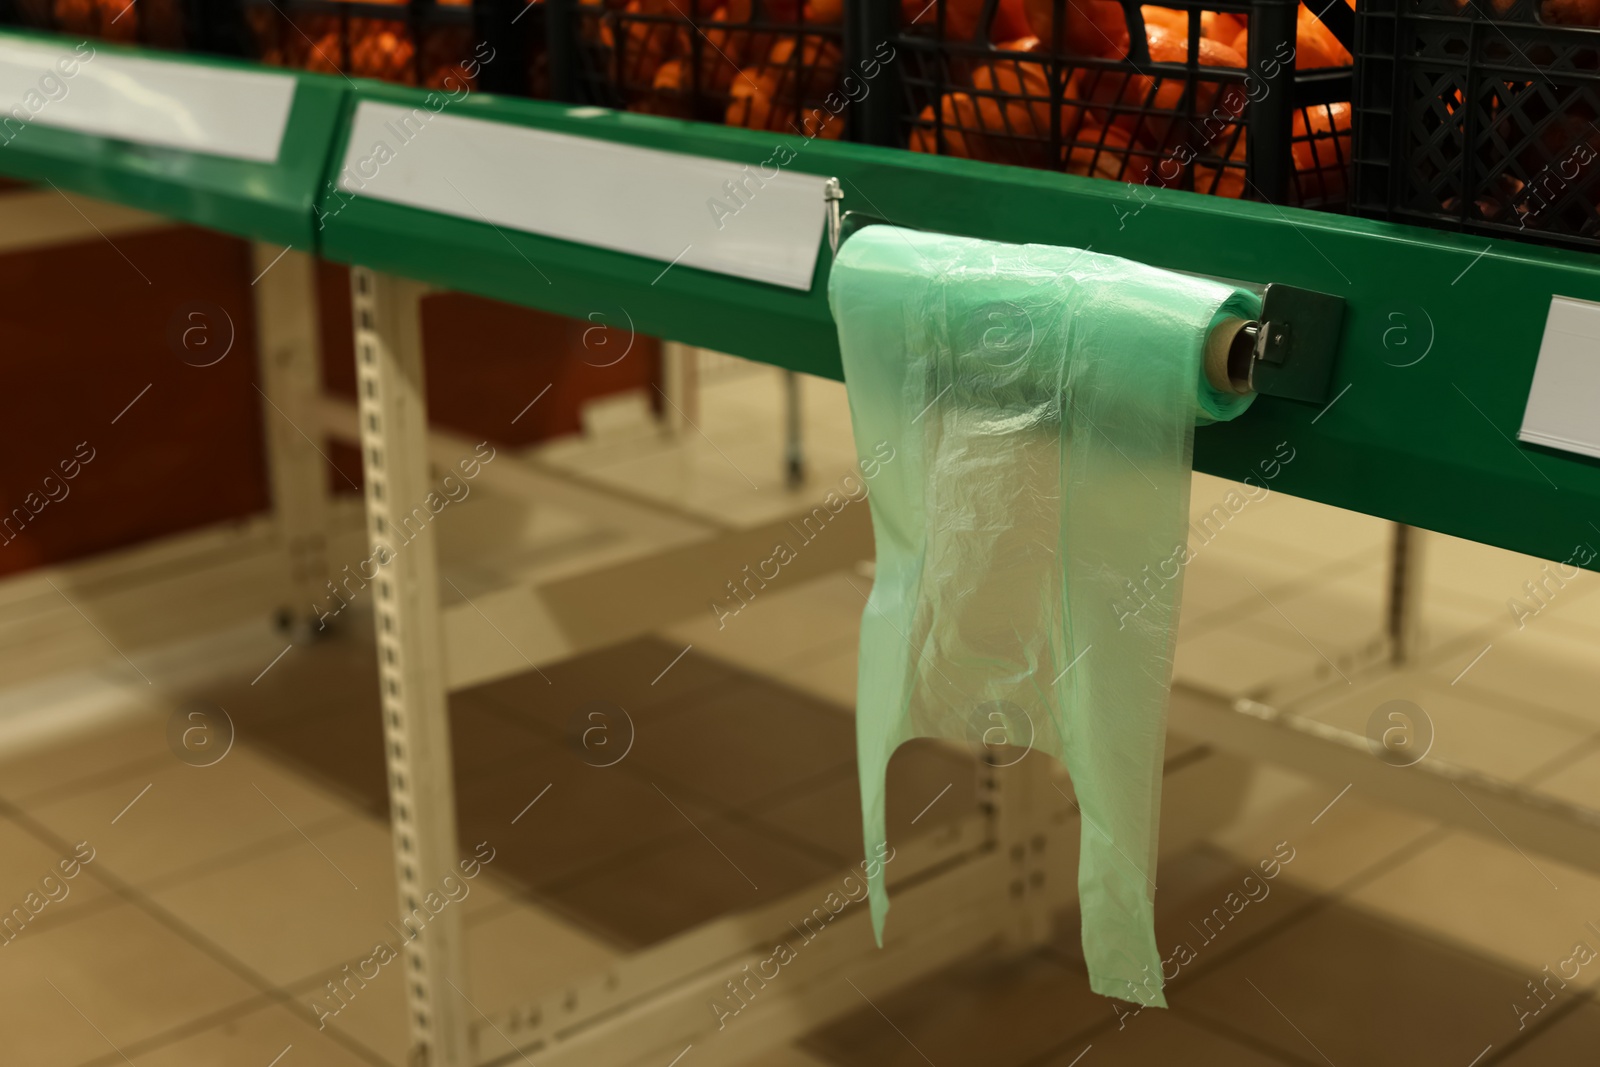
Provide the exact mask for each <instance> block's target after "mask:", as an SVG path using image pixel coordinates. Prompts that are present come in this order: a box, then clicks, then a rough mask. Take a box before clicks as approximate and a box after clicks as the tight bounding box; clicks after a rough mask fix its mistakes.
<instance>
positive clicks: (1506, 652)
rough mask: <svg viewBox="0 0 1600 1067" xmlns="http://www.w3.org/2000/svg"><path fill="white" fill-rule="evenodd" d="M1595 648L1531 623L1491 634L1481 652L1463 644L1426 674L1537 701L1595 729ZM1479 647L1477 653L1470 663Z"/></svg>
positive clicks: (1598, 673) (1599, 659) (1598, 662)
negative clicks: (1486, 648) (1487, 643)
mask: <svg viewBox="0 0 1600 1067" xmlns="http://www.w3.org/2000/svg"><path fill="white" fill-rule="evenodd" d="M1597 647H1600V646H1597V644H1596V642H1594V641H1592V640H1582V639H1576V638H1574V637H1572V636H1569V635H1568V634H1567V633H1564V632H1562V631H1561V630H1559V629H1557V628H1555V627H1549V626H1539V625H1538V624H1537V622H1534V623H1531V624H1529V626H1528V627H1527V628H1526V629H1524V630H1521V631H1512V632H1510V633H1508V634H1506V635H1505V636H1503V637H1499V638H1497V639H1495V640H1494V642H1493V643H1492V646H1491V647H1489V649H1488V651H1487V652H1483V649H1482V648H1470V647H1469V648H1466V649H1463V650H1462V651H1460V652H1458V653H1457V654H1455V655H1453V656H1450V657H1447V658H1446V659H1444V660H1441V662H1440V663H1439V665H1438V666H1437V667H1435V668H1434V669H1433V670H1432V671H1431V672H1430V673H1432V674H1433V676H1434V677H1435V678H1439V679H1442V680H1443V681H1444V682H1445V683H1446V684H1447V685H1448V684H1451V683H1452V682H1454V684H1455V685H1456V686H1457V687H1461V686H1465V687H1466V688H1467V689H1468V690H1482V691H1484V692H1486V693H1490V694H1493V695H1494V696H1496V697H1499V698H1502V699H1504V698H1509V699H1510V700H1512V701H1515V702H1518V703H1532V704H1538V705H1540V706H1542V707H1544V708H1546V709H1550V710H1552V711H1555V712H1558V713H1560V714H1562V715H1565V716H1568V717H1570V718H1572V719H1573V720H1575V721H1576V722H1578V723H1581V724H1589V725H1592V726H1594V727H1596V728H1600V703H1596V701H1595V699H1594V695H1595V692H1596V690H1597V689H1600V655H1597V654H1596V649H1597ZM1480 652H1482V653H1483V655H1482V658H1481V659H1479V660H1478V661H1477V662H1476V663H1473V662H1472V660H1473V658H1474V657H1476V656H1478V654H1479V653H1480ZM1458 678H1459V679H1460V680H1459V681H1455V679H1458Z"/></svg>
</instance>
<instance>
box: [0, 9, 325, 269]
mask: <svg viewBox="0 0 1600 1067" xmlns="http://www.w3.org/2000/svg"><path fill="white" fill-rule="evenodd" d="M12 42H15V43H19V44H46V45H51V46H56V47H58V48H59V49H60V50H61V52H62V54H63V55H66V54H69V53H70V52H71V51H72V49H73V47H74V46H75V45H77V44H78V43H79V42H78V40H77V39H71V38H62V37H57V36H53V35H50V34H40V33H27V32H8V33H4V34H0V44H4V43H12ZM90 44H91V45H92V47H93V48H94V49H95V52H96V53H97V54H106V55H113V56H130V57H136V58H138V59H139V60H141V61H150V62H155V63H163V64H172V65H174V66H175V67H190V68H202V69H205V68H209V69H214V70H228V71H251V72H258V73H259V72H265V71H266V68H263V67H259V66H256V65H254V64H241V63H233V62H228V61H224V60H214V59H211V58H209V57H203V56H192V55H174V54H172V53H167V52H160V51H155V50H145V49H136V48H127V47H120V46H117V45H112V44H107V43H106V42H104V41H98V40H97V41H93V42H90ZM271 73H272V74H274V75H277V76H280V77H283V78H287V79H292V80H293V82H294V99H293V104H292V106H291V108H290V112H289V117H288V121H287V124H286V126H285V128H284V134H283V139H282V141H281V144H280V147H279V151H278V158H277V161H276V162H274V163H260V162H253V161H250V160H247V159H239V158H228V157H226V156H223V155H216V154H208V153H204V152H195V151H184V150H180V149H174V148H169V147H163V146H159V145H152V144H145V143H138V142H135V141H130V140H120V139H117V138H115V137H110V136H100V135H95V134H90V133H82V132H77V131H75V130H70V129H65V128H60V127H57V126H52V125H51V124H50V117H51V116H50V108H51V107H52V106H54V102H53V101H52V102H49V103H46V104H45V105H44V106H43V107H42V108H40V109H39V111H38V115H37V118H36V119H35V120H34V121H30V122H28V123H27V124H26V125H24V126H21V128H20V129H19V128H15V127H8V128H7V131H6V136H5V137H4V138H0V139H3V140H5V144H4V146H3V147H0V174H4V175H6V176H7V177H11V178H16V179H20V180H23V181H30V182H39V183H45V182H51V183H54V184H55V185H56V186H57V187H58V188H60V189H63V190H67V191H71V192H78V193H83V194H84V195H86V196H93V197H97V198H99V199H102V200H108V201H112V202H114V203H118V204H123V205H126V206H128V207H135V208H139V209H142V210H145V211H149V212H153V213H155V214H159V215H164V216H167V217H169V218H175V219H181V220H183V221H184V222H191V223H194V224H195V225H197V226H204V227H207V228H208V229H214V230H219V231H221V232H224V233H229V234H234V235H236V236H239V237H246V238H251V239H254V240H260V241H272V242H276V243H277V244H280V245H292V246H293V247H295V248H298V249H310V248H312V247H313V246H314V243H315V232H314V224H313V215H312V207H313V206H314V205H315V203H316V199H317V197H318V195H319V193H320V190H321V185H322V182H323V176H324V172H325V170H326V168H327V164H328V159H329V155H330V153H331V152H332V151H333V149H334V139H335V137H336V135H337V133H338V130H339V123H340V121H341V118H342V117H343V115H344V112H345V108H346V103H347V99H348V97H349V95H350V93H351V91H352V84H353V83H350V82H348V81H346V80H345V79H343V78H339V77H334V76H330V75H320V74H305V73H301V72H296V71H276V70H274V71H272V72H271ZM65 85H66V93H67V97H70V95H71V92H72V89H73V86H72V84H71V82H70V81H67V82H65ZM67 97H63V99H66V98H67ZM46 99H48V98H46ZM14 103H18V101H7V102H6V107H8V108H9V107H10V106H11V105H12V104H14ZM7 114H9V112H8V113H7ZM6 117H7V116H6V115H0V121H3V120H4V119H5V118H6Z"/></svg>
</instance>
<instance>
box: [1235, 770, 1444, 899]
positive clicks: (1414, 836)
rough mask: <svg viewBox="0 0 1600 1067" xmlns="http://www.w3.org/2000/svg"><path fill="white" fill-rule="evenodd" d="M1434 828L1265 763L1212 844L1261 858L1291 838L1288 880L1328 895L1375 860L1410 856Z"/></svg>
mask: <svg viewBox="0 0 1600 1067" xmlns="http://www.w3.org/2000/svg"><path fill="white" fill-rule="evenodd" d="M1313 820H1314V821H1313ZM1434 829H1435V824H1434V823H1432V822H1430V821H1428V820H1426V819H1422V818H1418V817H1416V816H1414V815H1410V814H1407V813H1406V812H1403V811H1400V810H1399V809H1396V808H1390V807H1387V806H1384V805H1381V804H1377V803H1374V802H1372V801H1369V800H1367V799H1366V798H1364V797H1363V796H1362V795H1361V794H1360V793H1359V792H1357V791H1356V790H1354V789H1352V790H1350V791H1348V792H1343V787H1342V786H1339V785H1332V784H1328V783H1324V782H1320V781H1315V780H1313V779H1310V778H1306V777H1304V776H1302V775H1299V774H1295V773H1293V772H1292V771H1287V770H1283V769H1280V768H1277V767H1273V766H1270V765H1263V766H1260V767H1258V768H1257V770H1256V773H1255V775H1254V776H1253V778H1252V781H1251V785H1250V791H1249V793H1248V794H1247V796H1246V799H1245V801H1244V804H1243V805H1242V809H1241V811H1240V813H1239V816H1238V817H1237V818H1235V819H1234V820H1233V822H1231V823H1230V824H1229V825H1227V826H1225V827H1223V828H1221V829H1220V830H1218V831H1217V832H1216V833H1214V834H1212V835H1211V837H1210V841H1211V843H1212V844H1214V845H1216V846H1217V847H1218V848H1220V849H1222V850H1223V851H1224V852H1226V853H1228V854H1229V855H1231V856H1233V857H1234V858H1235V859H1237V860H1238V861H1239V862H1240V863H1244V864H1256V863H1258V862H1259V861H1261V860H1262V859H1265V858H1266V857H1268V856H1271V855H1273V853H1274V851H1275V849H1276V848H1277V846H1278V843H1279V842H1287V843H1288V845H1289V847H1290V848H1292V849H1294V859H1293V860H1292V861H1290V862H1289V863H1288V864H1286V865H1285V866H1284V869H1283V877H1284V879H1285V880H1286V881H1288V882H1290V883H1293V884H1295V885H1299V886H1302V887H1305V888H1308V889H1312V890H1315V891H1317V892H1321V893H1327V892H1331V891H1333V890H1335V889H1336V888H1337V887H1339V886H1341V885H1343V884H1345V883H1347V882H1349V881H1350V880H1351V879H1352V878H1354V877H1356V876H1357V875H1359V874H1360V873H1361V872H1363V871H1365V870H1367V869H1369V868H1371V867H1372V866H1373V865H1374V864H1376V863H1379V862H1381V861H1383V860H1386V859H1389V858H1390V857H1393V856H1397V855H1402V854H1406V853H1408V852H1409V851H1410V850H1412V849H1414V848H1415V847H1416V845H1417V842H1419V841H1420V840H1422V839H1423V838H1424V837H1426V836H1427V835H1428V834H1429V833H1431V832H1432V831H1433V830H1434Z"/></svg>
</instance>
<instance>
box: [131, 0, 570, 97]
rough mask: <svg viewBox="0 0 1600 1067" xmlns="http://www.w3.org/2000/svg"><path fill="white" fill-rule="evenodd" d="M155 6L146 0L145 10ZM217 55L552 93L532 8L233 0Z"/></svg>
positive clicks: (470, 2) (432, 0)
mask: <svg viewBox="0 0 1600 1067" xmlns="http://www.w3.org/2000/svg"><path fill="white" fill-rule="evenodd" d="M145 2H147V0H140V3H141V5H142V4H143V3H145ZM219 6H230V7H231V10H232V12H233V18H232V20H231V23H230V24H228V25H226V26H224V25H221V24H220V20H218V22H219V24H218V25H214V26H213V28H212V31H213V37H212V40H211V41H210V42H209V44H210V45H211V47H212V48H213V49H214V50H216V51H222V52H228V53H232V54H237V55H243V56H246V57H248V58H251V59H255V60H258V61H260V62H262V63H266V64H268V65H270V66H281V67H293V68H295V69H298V70H310V71H320V72H323V73H329V74H333V73H342V74H346V75H349V76H350V77H360V78H378V79H380V80H383V81H390V82H395V83H398V84H401V85H417V86H423V87H426V88H430V89H440V90H445V91H448V92H457V91H461V88H462V87H465V88H466V89H468V90H472V89H485V90H490V91H494V92H504V93H514V94H518V95H529V94H532V95H548V94H547V92H546V91H545V90H546V89H547V86H545V85H543V84H542V81H543V79H544V77H545V73H544V72H545V67H544V64H543V62H542V59H541V58H540V57H541V53H542V49H541V48H540V47H539V44H538V38H539V37H540V31H541V30H542V28H543V19H542V18H541V17H539V16H538V15H537V14H535V13H533V12H530V11H529V9H528V8H529V5H526V4H525V3H523V2H522V0H392V2H387V3H385V2H380V0H231V2H230V4H227V5H219Z"/></svg>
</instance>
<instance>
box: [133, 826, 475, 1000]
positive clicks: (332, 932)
mask: <svg viewBox="0 0 1600 1067" xmlns="http://www.w3.org/2000/svg"><path fill="white" fill-rule="evenodd" d="M389 842H390V839H389V835H388V833H387V831H386V830H384V829H382V828H381V827H379V826H378V825H377V824H376V823H373V822H369V821H366V820H360V821H352V822H347V823H342V824H339V825H337V826H333V827H330V828H327V829H325V830H323V831H321V832H318V833H313V834H311V835H310V840H305V839H303V838H302V839H300V840H298V841H295V842H291V843H288V844H286V845H284V846H283V847H281V848H279V849H276V850H274V851H271V852H266V853H262V854H260V855H257V856H254V857H252V858H250V859H247V860H243V861H241V862H239V863H236V864H233V865H231V866H228V867H224V868H222V869H220V870H216V871H211V872H208V873H206V874H203V875H200V876H198V877H195V878H191V879H188V880H185V881H183V882H179V883H177V884H175V885H172V886H169V887H166V888H164V889H161V890H159V891H157V892H156V893H154V894H153V896H154V898H155V900H156V901H157V902H158V903H159V904H161V906H163V907H165V908H167V909H169V910H170V911H171V912H172V913H173V914H174V915H176V916H177V917H178V918H179V919H180V920H181V921H183V922H185V923H187V924H189V925H190V926H192V927H194V928H195V929H196V930H198V931H199V932H200V933H201V934H203V935H204V936H205V937H207V938H209V939H210V940H212V941H213V942H215V943H216V944H218V945H221V946H222V947H223V948H224V949H226V950H227V951H228V952H229V953H231V954H232V955H233V956H234V957H235V958H237V959H239V960H241V961H243V962H244V963H245V965H246V966H249V967H251V968H252V969H254V970H255V971H256V972H258V973H260V974H262V975H264V976H265V977H266V978H267V979H268V980H269V981H271V982H273V983H274V984H277V985H285V986H286V985H292V984H294V983H296V982H301V981H304V980H307V979H310V978H312V977H319V980H325V979H328V978H331V977H332V976H333V975H334V973H335V972H337V971H338V970H339V969H340V967H342V966H343V965H344V964H345V962H347V961H349V960H355V959H359V958H363V957H365V956H368V955H370V954H371V951H372V949H373V947H374V946H375V945H377V944H378V943H379V942H394V941H396V939H397V938H398V937H399V936H400V935H399V934H397V933H396V932H395V929H394V928H393V926H392V925H391V924H393V923H395V922H396V921H397V916H398V913H399V904H398V903H397V897H396V893H395V883H394V869H393V859H392V855H391V852H390V843H389ZM471 848H472V845H471V844H465V845H464V846H463V852H464V854H470V851H471ZM452 874H459V872H452V871H440V872H438V873H437V875H435V876H433V877H425V878H424V879H423V881H424V882H425V883H426V884H428V885H432V886H440V885H442V883H443V879H444V878H445V877H446V876H449V875H452ZM460 884H462V885H463V886H465V891H466V895H465V896H464V897H462V899H461V900H460V901H459V902H458V903H453V904H450V905H447V906H449V907H463V908H464V910H465V911H466V912H467V913H468V914H470V913H471V912H473V911H476V910H477V909H478V908H480V907H488V906H492V905H493V904H496V903H499V902H502V901H504V900H505V894H504V893H503V892H501V891H500V890H499V889H498V888H497V887H495V885H494V884H493V882H492V880H491V879H490V878H488V877H485V875H483V874H481V873H480V875H479V876H478V877H477V878H476V879H474V880H472V881H470V882H462V883H460ZM456 892H457V893H458V894H459V893H460V892H461V891H460V890H457V891H456Z"/></svg>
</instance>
